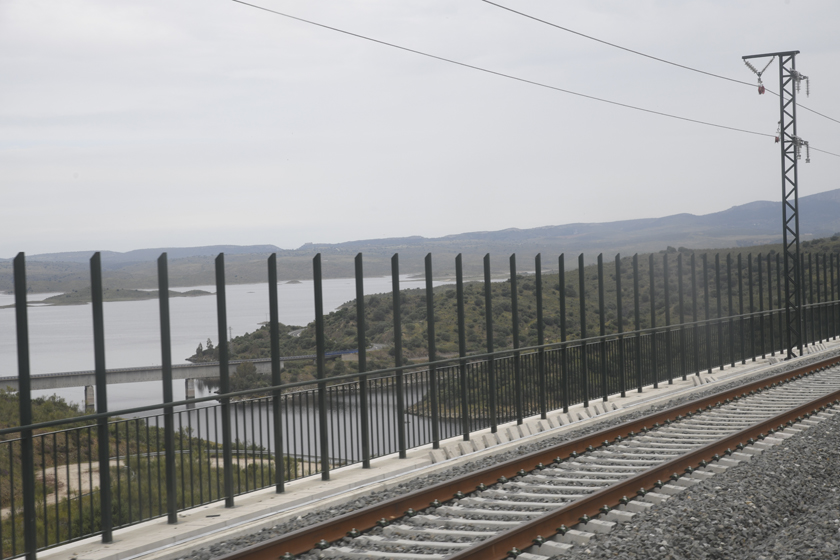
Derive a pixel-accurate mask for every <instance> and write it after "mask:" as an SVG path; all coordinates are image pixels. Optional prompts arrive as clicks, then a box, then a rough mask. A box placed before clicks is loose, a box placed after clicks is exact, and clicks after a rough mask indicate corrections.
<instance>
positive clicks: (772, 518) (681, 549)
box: [179, 352, 840, 560]
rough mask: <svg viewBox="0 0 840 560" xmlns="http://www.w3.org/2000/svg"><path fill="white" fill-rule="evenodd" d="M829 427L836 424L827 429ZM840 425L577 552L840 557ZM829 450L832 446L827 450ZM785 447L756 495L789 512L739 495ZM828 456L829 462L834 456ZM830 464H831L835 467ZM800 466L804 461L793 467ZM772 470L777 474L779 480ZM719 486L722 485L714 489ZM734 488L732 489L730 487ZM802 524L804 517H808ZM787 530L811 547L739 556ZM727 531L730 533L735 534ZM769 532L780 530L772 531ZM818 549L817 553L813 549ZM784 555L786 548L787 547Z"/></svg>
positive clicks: (239, 542)
mask: <svg viewBox="0 0 840 560" xmlns="http://www.w3.org/2000/svg"><path fill="white" fill-rule="evenodd" d="M835 354H837V352H831V353H824V354H822V355H820V356H819V357H817V356H808V357H805V358H802V359H799V360H796V362H795V363H784V364H779V365H778V366H777V367H773V368H768V369H767V370H765V371H763V372H761V373H760V374H758V375H752V376H747V379H738V380H733V381H729V382H726V383H721V384H715V385H713V386H711V387H709V388H708V389H705V390H700V391H697V392H693V393H691V394H690V395H685V396H682V397H676V398H674V399H671V400H670V401H668V402H667V403H665V404H662V405H657V406H655V407H653V408H652V409H647V410H645V411H638V412H630V413H624V414H621V415H615V416H612V417H607V418H605V419H604V420H602V421H600V422H595V423H592V424H588V425H585V426H581V427H580V428H578V429H575V430H570V431H568V432H565V433H563V434H559V435H557V436H555V437H550V438H546V439H543V440H541V441H538V442H534V443H531V444H522V445H519V446H516V447H514V448H510V449H508V450H507V451H505V452H503V453H497V454H492V455H487V456H484V457H481V458H478V459H476V460H474V461H470V462H466V463H461V464H458V465H455V466H453V467H452V468H450V469H448V470H445V471H441V472H437V473H434V474H430V475H425V476H418V477H415V478H413V479H412V480H410V481H409V482H406V483H403V484H400V485H399V486H397V487H395V488H393V489H389V490H384V491H379V492H374V493H372V494H370V495H367V496H364V497H362V498H358V499H355V500H353V501H351V502H349V503H346V504H342V505H341V506H337V507H335V508H332V509H329V510H326V511H320V512H313V513H309V514H306V515H303V516H301V517H298V518H296V519H294V520H292V521H289V522H286V523H282V524H279V525H276V526H274V527H272V528H270V529H264V530H262V531H260V532H258V533H254V534H251V535H247V536H243V537H239V538H236V539H230V540H227V541H225V542H221V543H218V544H214V545H210V546H206V547H202V548H196V549H194V550H192V551H191V552H190V553H189V554H188V555H185V556H182V557H180V558H179V560H212V559H214V558H217V557H220V556H222V555H224V554H229V553H230V552H231V551H233V550H237V549H240V548H244V547H247V546H250V545H253V544H256V543H259V542H263V541H265V540H267V539H271V538H274V537H276V536H279V535H283V534H286V533H288V532H290V531H293V530H296V529H299V528H302V527H306V526H310V525H313V524H316V523H320V522H322V521H325V520H329V519H333V518H335V517H337V516H339V515H343V514H345V513H349V512H352V511H355V510H357V509H361V508H363V507H366V506H368V505H371V504H375V503H379V502H382V501H385V500H388V499H391V498H393V497H396V496H402V495H405V494H406V493H407V492H411V491H413V490H416V489H420V488H426V487H428V486H430V485H434V484H437V483H439V482H443V481H445V480H449V479H452V478H455V477H457V476H460V475H462V474H465V473H468V472H473V471H475V470H477V469H481V468H484V467H488V466H491V465H495V464H498V463H500V462H503V461H507V460H511V459H513V458H515V457H518V456H521V455H524V454H527V453H531V452H533V451H536V450H538V449H544V448H546V447H549V446H553V445H557V444H558V443H561V442H563V441H568V440H570V439H574V438H577V437H580V436H583V435H586V434H588V433H592V432H594V431H598V430H602V429H604V428H606V427H609V426H614V425H617V424H621V423H624V422H627V421H628V420H631V419H634V418H638V417H640V416H644V415H648V414H651V413H653V412H656V411H659V410H663V409H665V408H670V407H673V406H676V405H678V404H681V403H683V402H686V401H689V400H694V399H698V398H702V397H705V396H709V395H712V394H715V393H718V392H721V391H723V390H725V389H728V388H731V387H733V386H737V385H740V384H743V383H745V382H746V381H747V380H749V381H754V380H756V379H761V378H763V377H769V376H771V375H776V374H778V373H781V372H783V371H786V370H789V369H791V368H793V367H800V366H802V365H805V364H807V363H811V362H815V361H818V360H821V359H826V358H828V357H831V356H832V355H835ZM829 426H831V427H830V428H828V429H827V427H829ZM839 431H840V423H838V419H832V420H826V421H823V422H821V423H820V425H819V426H816V427H813V428H810V429H809V430H807V431H806V432H804V433H803V435H802V436H800V437H797V438H793V439H791V440H789V442H786V443H785V444H783V445H778V446H775V447H774V448H772V449H770V450H768V451H765V452H764V454H762V455H760V456H759V457H757V458H756V459H754V460H753V461H752V462H751V464H749V465H741V466H739V467H737V468H733V469H730V470H729V471H727V472H726V473H723V474H720V475H717V476H715V477H714V478H712V479H710V481H708V482H704V483H703V484H702V485H698V486H696V487H694V488H692V489H690V491H686V492H683V493H682V494H680V495H678V496H675V497H674V498H672V499H671V500H668V501H667V502H666V503H665V504H663V505H661V506H658V507H657V508H654V510H653V511H652V512H651V513H649V514H647V515H645V516H644V518H642V520H641V521H640V522H638V523H632V524H629V525H625V526H622V527H620V528H619V529H618V530H617V531H614V532H613V533H611V534H610V535H602V536H599V537H598V539H597V540H593V541H592V542H591V545H590V546H588V547H576V548H577V549H578V550H577V552H576V554H578V555H585V556H586V557H593V558H616V557H622V558H674V559H677V558H765V559H767V560H770V559H771V558H773V559H775V558H835V557H837V558H840V555H838V554H840V552H838V551H840V548H838V546H840V542H838V527H840V521H838V522H836V523H835V519H838V518H840V511H838V507H837V506H838V500H840V497H838V496H837V494H836V492H837V491H838V490H837V487H838V486H840V482H838V483H836V484H834V485H832V486H822V484H830V483H831V479H833V480H834V481H840V478H838V476H837V475H838V474H840V472H837V471H840V464H838V463H837V460H836V459H837V456H838V454H840V445H838V444H840V433H838V432H839ZM823 432H827V434H826V435H827V436H829V437H833V440H832V441H833V443H832V444H829V443H826V444H825V445H826V446H829V447H822V444H816V445H815V446H814V450H813V451H797V452H796V453H794V452H793V451H792V450H793V449H794V447H795V446H803V445H804V446H805V448H806V449H811V447H810V443H811V442H813V441H815V440H814V439H813V438H815V437H817V434H820V437H821V436H822V434H823ZM797 448H798V447H797ZM829 450H831V451H830V452H829ZM779 453H784V454H795V455H796V456H797V457H801V458H800V459H799V461H794V462H791V463H790V465H791V466H790V467H782V466H780V465H778V464H777V465H775V466H772V467H767V468H765V469H764V470H763V471H759V472H760V473H761V474H759V475H758V479H761V482H760V483H758V484H757V485H758V487H759V489H760V490H761V492H759V493H758V494H756V496H764V495H765V494H769V495H773V496H775V495H779V496H789V498H788V497H783V498H780V500H779V502H780V504H779V506H780V509H785V511H776V509H774V507H773V506H771V505H770V504H771V503H772V502H770V501H768V500H765V499H763V498H759V499H757V500H752V499H750V498H748V497H743V496H742V495H741V492H743V491H745V488H747V485H746V481H748V480H749V479H750V477H749V472H750V471H751V468H752V467H754V466H758V465H761V464H763V462H764V461H767V460H768V458H769V457H773V456H775V455H776V454H779ZM803 453H804V454H803ZM812 455H814V457H812ZM815 457H819V460H818V462H817V463H815V464H823V463H824V464H825V467H826V468H825V469H823V470H824V471H830V472H831V473H832V474H831V475H830V476H829V475H826V477H827V478H826V477H823V475H822V474H820V473H816V472H815V473H811V472H809V470H806V468H807V466H808V465H810V464H811V459H812V458H814V459H815ZM829 458H830V459H831V460H828V459H829ZM815 460H817V459H815ZM781 462H782V461H781V460H780V463H781ZM832 463H833V468H831V467H830V465H831V464H832ZM794 464H798V465H800V466H796V467H794V466H793V465H794ZM768 469H769V470H768ZM773 469H775V470H773ZM776 472H778V475H774V474H773V473H776ZM768 473H769V476H771V478H770V480H771V481H773V480H776V479H778V486H779V489H777V488H776V484H770V483H769V482H768V480H767V476H768ZM774 476H775V478H773V477H774ZM730 477H738V478H735V479H734V481H733V482H731V483H730V484H731V486H727V485H726V484H727V483H726V482H725V481H726V480H728V479H729V478H730ZM799 477H801V478H802V480H801V481H799ZM742 478H743V479H744V480H743V481H742V480H741V479H742ZM718 487H719V488H720V490H716V488H718ZM730 488H731V491H729V490H727V489H730ZM806 488H811V489H812V490H811V491H810V493H807V494H802V492H800V489H802V490H804V489H806ZM832 488H834V490H832ZM707 492H708V493H711V495H712V497H711V498H708V499H707V498H702V499H701V498H700V497H699V496H700V495H701V493H703V494H705V493H707ZM728 496H733V497H735V498H734V501H733V502H732V503H731V504H730V503H729V499H728ZM809 496H813V499H814V500H820V501H821V502H826V503H825V507H824V508H822V509H820V510H819V513H818V514H817V513H815V514H814V515H810V514H808V515H806V514H805V512H806V511H811V504H817V503H818V502H817V501H809V500H810V499H811V498H809ZM796 500H799V501H796ZM700 502H703V504H704V506H703V507H704V509H703V510H702V511H704V512H705V513H702V514H697V513H691V512H692V511H700V510H697V509H696V506H697V505H698V504H699V503H700ZM747 502H749V503H747ZM764 502H767V503H764ZM678 504H683V505H682V508H683V510H685V511H684V513H685V520H682V517H681V515H680V514H679V513H675V512H671V513H667V514H666V513H664V511H665V508H674V507H678ZM762 508H769V509H767V513H765V509H762ZM831 508H833V510H832V509H831ZM777 509H778V508H777ZM742 510H743V511H742ZM788 510H789V511H788ZM829 510H831V511H829ZM715 512H718V513H717V514H716V516H715V517H712V515H713V514H715ZM803 515H804V516H805V517H807V519H811V518H817V517H819V522H820V523H822V524H823V525H826V524H828V525H829V526H830V527H828V528H826V529H825V530H819V531H817V530H815V529H814V528H812V527H805V528H802V527H800V526H799V525H790V523H794V522H796V520H797V519H799V518H800V517H802V516H803ZM692 518H694V520H692ZM785 518H788V521H783V520H784V519H785ZM663 520H665V521H663ZM715 520H717V521H716V522H714V523H713V521H715ZM660 523H666V524H667V526H660ZM803 523H806V522H804V521H803ZM695 525H696V527H695ZM820 526H822V525H820ZM636 527H639V529H636ZM643 527H644V528H643ZM814 527H816V525H815V526H814ZM768 528H772V529H768ZM786 531H794V532H796V533H797V534H799V533H801V534H803V535H813V536H814V538H813V539H812V543H813V544H812V545H809V547H806V548H801V546H800V547H799V548H801V550H796V547H794V546H790V547H789V549H790V551H791V554H790V555H787V556H780V555H778V554H777V553H775V552H764V553H763V556H762V554H759V553H757V554H754V555H741V554H740V552H739V553H737V554H735V555H733V554H734V552H733V551H734V550H735V549H736V547H738V546H743V543H744V542H746V541H747V540H749V539H752V538H753V537H752V536H753V535H756V537H755V538H756V539H757V540H761V541H762V546H763V548H759V547H758V546H749V545H747V546H748V548H750V550H744V551H743V552H744V554H748V553H752V552H758V551H759V550H772V548H769V549H768V548H767V547H770V546H771V545H772V544H773V543H776V542H778V544H779V546H782V545H786V544H788V543H792V542H794V538H793V537H795V536H791V535H790V534H787V533H786ZM728 532H731V534H729V533H728ZM829 533H830V534H829ZM718 535H720V536H718ZM770 535H774V536H773V537H771V536H770ZM806 540H807V539H806ZM800 544H801V543H800ZM786 550H787V549H786ZM803 550H804V551H807V550H811V552H810V553H804V552H802V551H803ZM815 551H817V552H816V553H815ZM829 551H830V552H829ZM785 554H788V553H787V552H785ZM797 554H798V555H797ZM305 557H312V558H315V557H316V556H315V555H314V554H310V555H306V556H305Z"/></svg>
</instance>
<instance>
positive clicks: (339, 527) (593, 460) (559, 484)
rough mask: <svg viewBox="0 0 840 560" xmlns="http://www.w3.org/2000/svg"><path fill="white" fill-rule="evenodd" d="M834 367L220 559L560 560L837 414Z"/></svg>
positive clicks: (749, 388)
mask: <svg viewBox="0 0 840 560" xmlns="http://www.w3.org/2000/svg"><path fill="white" fill-rule="evenodd" d="M837 362H838V360H837V359H836V358H835V359H832V360H827V361H826V362H821V363H817V364H813V365H811V366H806V367H804V368H800V369H797V370H794V371H791V372H787V373H784V374H780V375H778V376H775V377H772V378H769V379H765V380H762V381H758V382H754V383H750V384H747V385H744V386H741V387H738V388H735V389H733V390H731V391H728V392H726V393H724V394H719V395H714V396H712V397H708V398H705V399H699V400H697V401H693V402H689V403H687V404H685V405H682V406H679V407H676V408H672V409H669V410H666V411H662V412H659V413H656V414H653V415H649V416H646V417H644V418H640V419H637V420H633V421H631V422H628V423H625V424H623V425H621V426H615V427H612V428H608V429H605V430H601V431H599V432H596V433H594V434H590V435H588V436H585V437H582V438H578V439H575V440H572V441H569V442H565V443H563V444H561V445H558V446H555V447H553V448H551V449H547V450H543V451H539V452H536V453H532V454H530V455H527V456H524V457H521V458H518V459H516V460H513V461H509V462H507V463H503V464H500V465H496V466H494V467H488V468H486V469H482V470H481V471H478V472H474V473H470V474H469V475H467V476H465V477H462V478H459V479H455V480H450V481H447V482H443V483H440V484H438V485H435V486H433V487H430V488H428V489H424V490H419V491H416V492H412V493H410V494H407V495H405V496H403V497H401V498H399V499H396V500H393V501H391V502H386V503H382V504H377V505H374V506H369V507H367V508H364V509H362V510H359V511H357V512H353V513H350V514H346V515H344V516H341V517H338V518H336V519H334V520H331V521H329V522H325V523H321V524H318V525H314V526H312V527H308V528H304V529H301V530H299V531H295V532H293V533H290V534H288V535H286V536H284V537H282V538H280V539H276V540H274V541H267V542H265V543H261V544H259V545H255V546H252V547H250V548H247V549H243V550H240V551H238V552H236V553H233V554H230V555H228V556H226V557H225V560H234V559H245V558H247V559H250V560H261V559H264V558H272V559H276V558H284V559H291V558H294V557H295V555H300V554H304V553H311V554H308V555H307V556H306V557H307V558H319V557H320V558H348V559H350V558H383V559H384V558H394V559H412V560H424V559H437V558H440V559H444V558H446V559H451V560H466V559H479V558H480V559H494V558H499V559H502V558H508V557H518V558H521V559H524V560H529V559H538V558H546V557H552V556H556V555H559V554H563V553H564V552H567V551H569V550H570V549H571V548H572V547H574V546H579V545H582V544H585V543H586V542H588V540H589V539H590V538H591V537H592V535H593V534H594V533H601V532H608V531H609V530H611V529H612V527H614V526H615V525H616V524H618V523H624V522H627V521H629V520H631V519H632V518H633V517H634V516H635V515H636V514H637V513H640V512H644V511H646V510H647V509H648V508H650V507H653V506H654V504H657V503H661V502H663V501H665V500H667V499H668V497H669V496H671V495H674V494H677V493H679V492H681V491H683V490H684V489H685V488H688V487H690V486H692V485H694V484H696V483H697V482H699V481H700V480H702V479H704V478H708V477H710V476H713V475H714V474H715V473H718V472H723V471H725V470H726V469H727V468H729V467H730V466H734V465H736V464H738V463H739V462H743V461H748V460H750V458H751V457H752V456H753V455H756V454H759V453H761V452H762V451H763V450H764V449H766V448H768V447H770V446H772V445H775V444H777V443H780V442H782V441H784V439H786V438H788V437H791V435H792V434H793V433H796V432H798V431H801V430H803V429H807V428H808V427H810V426H811V425H814V424H815V423H817V422H819V421H820V420H821V419H823V418H826V417H828V416H829V415H831V414H833V413H832V412H830V411H829V412H827V410H828V409H829V408H830V407H831V406H834V405H835V404H838V403H840V366H838V365H837ZM362 531H364V532H362ZM348 536H349V537H354V538H352V539H348V538H347V537H348ZM543 537H545V538H543Z"/></svg>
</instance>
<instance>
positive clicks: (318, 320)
mask: <svg viewBox="0 0 840 560" xmlns="http://www.w3.org/2000/svg"><path fill="white" fill-rule="evenodd" d="M312 279H313V280H314V281H315V364H316V366H317V368H318V372H317V378H318V431H319V436H320V438H319V439H320V440H321V441H320V443H321V446H320V453H321V480H329V479H330V457H329V453H330V439H329V438H330V432H329V426H327V382H326V377H327V367H326V363H325V362H326V355H325V354H326V343H325V340H324V290H323V284H322V276H321V253H318V254H317V255H315V258H314V259H312Z"/></svg>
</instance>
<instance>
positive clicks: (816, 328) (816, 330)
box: [808, 253, 822, 344]
mask: <svg viewBox="0 0 840 560" xmlns="http://www.w3.org/2000/svg"><path fill="white" fill-rule="evenodd" d="M811 255H813V253H808V285H809V288H808V290H809V292H810V294H811V304H812V306H813V307H811V309H813V310H814V312H813V313H812V314H811V325H812V326H811V336H812V337H813V339H814V344H816V342H817V341H819V342H822V321H821V320H820V305H819V304H820V256H819V254H818V255H817V258H816V261H817V283H816V289H815V288H814V267H813V266H812V265H813V264H814V263H813V259H812V258H811ZM815 317H816V319H815ZM815 323H816V324H815Z"/></svg>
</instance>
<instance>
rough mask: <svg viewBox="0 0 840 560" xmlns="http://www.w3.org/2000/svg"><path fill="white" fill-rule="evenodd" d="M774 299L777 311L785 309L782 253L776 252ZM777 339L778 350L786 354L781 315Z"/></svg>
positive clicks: (783, 323)
mask: <svg viewBox="0 0 840 560" xmlns="http://www.w3.org/2000/svg"><path fill="white" fill-rule="evenodd" d="M776 301H778V302H779V311H782V310H783V309H785V308H784V307H783V306H782V254H781V253H776ZM778 323H779V341H780V342H781V343H782V349H781V350H780V352H781V353H782V354H784V355H787V349H785V344H786V343H785V331H784V325H785V320H784V316H783V315H781V314H780V315H779V321H778Z"/></svg>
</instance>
